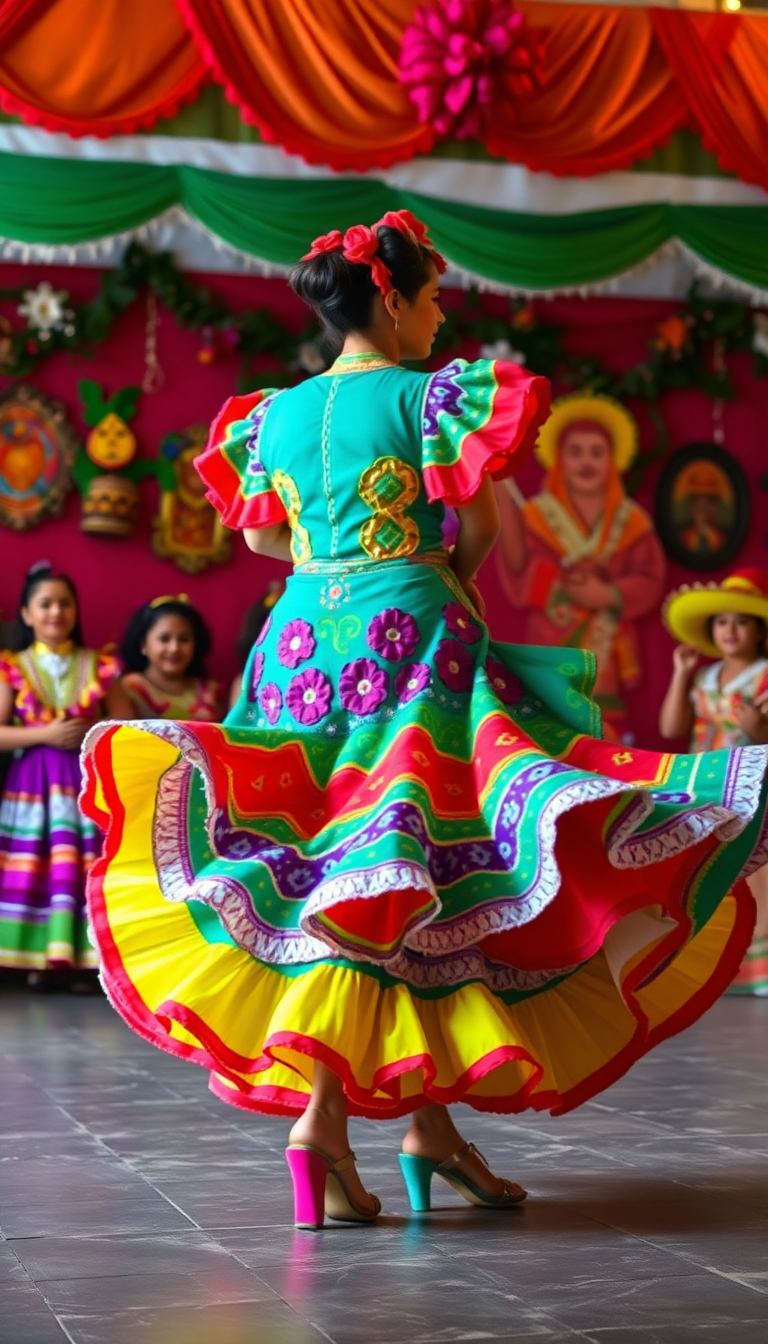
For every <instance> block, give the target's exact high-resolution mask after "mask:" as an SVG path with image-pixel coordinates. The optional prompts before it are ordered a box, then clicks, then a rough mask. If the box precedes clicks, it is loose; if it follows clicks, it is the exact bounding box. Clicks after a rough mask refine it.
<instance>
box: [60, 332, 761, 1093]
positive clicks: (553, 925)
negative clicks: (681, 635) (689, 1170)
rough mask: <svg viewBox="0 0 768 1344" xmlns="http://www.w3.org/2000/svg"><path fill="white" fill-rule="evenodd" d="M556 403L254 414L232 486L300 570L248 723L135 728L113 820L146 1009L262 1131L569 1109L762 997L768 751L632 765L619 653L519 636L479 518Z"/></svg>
mask: <svg viewBox="0 0 768 1344" xmlns="http://www.w3.org/2000/svg"><path fill="white" fill-rule="evenodd" d="M547 408H548V389H547V385H546V383H545V381H544V380H543V379H540V378H534V377H531V376H529V375H527V374H526V373H525V372H524V371H523V370H521V369H519V368H518V367H517V366H516V365H513V364H508V363H502V362H496V361H492V360H491V361H479V362H477V363H475V364H466V363H465V362H464V361H462V360H455V361H453V362H452V363H451V364H449V365H448V366H447V368H445V369H443V370H442V371H441V372H439V373H436V374H431V375H427V374H422V373H418V372H413V371H407V370H404V369H402V368H400V367H396V366H392V365H389V364H387V363H386V361H382V360H381V359H378V358H374V357H368V358H367V357H359V358H353V359H343V358H342V359H341V360H339V361H337V363H336V364H335V365H334V366H333V367H332V369H331V370H330V371H329V373H328V374H326V375H320V376H318V377H316V378H312V379H309V380H308V381H306V382H304V383H302V384H301V385H300V386H298V387H296V388H292V389H290V390H285V391H279V392H267V393H264V392H259V393H256V394H254V395H252V396H245V397H235V398H233V399H232V400H231V401H230V402H228V403H227V405H226V406H225V408H224V410H223V412H222V413H221V415H220V416H219V418H218V420H217V421H216V422H215V424H214V426H213V429H212V432H211V438H210V443H209V447H208V449H207V451H206V453H205V454H204V455H203V456H202V459H201V460H199V463H200V465H199V469H200V472H201V475H202V476H203V479H204V480H205V481H206V484H207V486H208V492H209V498H210V499H211V501H212V502H213V503H214V504H215V506H216V508H217V509H218V510H219V512H220V514H221V516H222V518H223V520H224V522H225V523H227V524H228V525H229V526H231V527H260V526H267V525H274V524H276V523H279V522H281V521H284V520H286V519H287V520H288V522H289V524H290V530H291V538H292V549H293V556H294V563H295V569H294V573H293V575H292V576H291V578H289V580H288V584H287V587H286V591H285V594H284V596H283V597H281V599H280V600H279V602H278V603H277V605H276V606H275V608H274V610H273V612H272V614H271V619H270V620H269V622H268V623H267V625H266V626H265V627H264V629H263V630H262V632H261V634H260V636H259V639H258V641H257V644H256V646H255V647H254V649H253V651H252V653H251V656H250V658H249V661H248V664H247V666H246V670H245V677H244V682H243V691H242V694H241V698H240V700H239V701H238V703H237V705H236V706H235V708H234V709H233V710H232V712H231V713H230V715H229V716H228V718H227V720H226V721H225V723H224V724H223V725H213V724H179V723H165V722H155V723H146V724H133V725H120V724H108V725H101V726H100V727H98V728H96V729H94V730H93V731H92V732H91V733H90V735H89V737H88V739H87V742H86V751H85V762H86V772H87V782H86V786H85V792H84V801H83V805H84V807H85V809H86V810H87V812H88V814H89V815H90V816H92V817H93V818H94V819H95V820H97V821H98V822H99V823H100V824H101V825H102V826H104V827H105V828H106V831H107V838H106V844H105V855H104V859H103V860H102V861H101V862H100V864H99V865H98V867H97V869H96V870H95V871H94V874H93V876H92V879H91V883H90V904H91V911H92V917H93V923H94V928H95V931H96V937H97V939H98V943H99V947H100V950H101V954H102V959H103V974H104V976H105V981H106V984H107V986H108V990H109V995H110V998H111V1000H112V1002H113V1003H114V1004H115V1006H116V1007H117V1008H118V1010H119V1011H120V1012H121V1013H122V1014H123V1016H124V1017H125V1020H126V1021H127V1022H128V1023H129V1024H130V1025H131V1026H132V1027H133V1028H134V1029H135V1030H136V1031H137V1032H139V1033H140V1034H141V1035H142V1036H143V1037H145V1038H146V1039H148V1040H151V1041H153V1042H154V1043H155V1044H157V1045H158V1046H161V1047H162V1048H163V1049H166V1050H169V1051H171V1052H172V1053H174V1054H177V1055H179V1056H181V1057H183V1058H186V1059H190V1060H193V1061H194V1062H196V1063H198V1064H200V1065H202V1066H204V1067H205V1068H207V1069H208V1070H210V1073H211V1086H212V1088H213V1089H214V1091H215V1092H217V1093H218V1094H219V1095H220V1096H221V1097H223V1098H224V1099H225V1100H226V1101H228V1102H231V1103H232V1104H233V1105H236V1106H241V1107H245V1108H247V1109H252V1110H257V1111H267V1112H276V1113H290V1112H295V1111H298V1110H301V1109H303V1107H304V1106H305V1104H306V1101H307V1097H308V1095H309V1092H310V1089H311V1084H312V1073H313V1066H314V1061H316V1060H321V1061H323V1062H324V1063H326V1064H327V1065H329V1066H330V1067H331V1068H333V1069H334V1070H335V1071H336V1072H337V1073H338V1075H339V1076H340V1077H341V1078H342V1079H343V1081H344V1086H345V1089H346V1092H347V1096H348V1100H349V1105H350V1109H351V1110H352V1112H353V1113H357V1114H361V1115H366V1116H372V1117H388V1116H396V1115H402V1114H405V1113H407V1112H409V1111H412V1110H413V1109H415V1108H416V1107H418V1106H420V1105H422V1104H424V1103H425V1102H426V1101H434V1102H451V1101H459V1100H461V1101H465V1102H467V1103H468V1104H469V1105H471V1106H474V1107H476V1108H477V1109H480V1110H491V1111H504V1112H511V1111H518V1110H522V1109H524V1108H525V1107H526V1106H531V1107H533V1108H535V1109H547V1108H548V1109H551V1110H553V1111H558V1112H559V1111H564V1110H567V1109H569V1108H570V1107H573V1106H576V1105H578V1104H580V1103H581V1102H583V1101H585V1100H587V1099H588V1098H589V1097H591V1096H593V1095H594V1094H595V1093H596V1092H599V1091H601V1090H602V1089H603V1088H605V1087H607V1086H608V1084H609V1083H611V1082H613V1081H614V1080H615V1079H616V1078H617V1077H619V1076H620V1075H621V1074H622V1073H623V1072H625V1070H626V1069H627V1068H628V1067H629V1066H630V1065H631V1064H632V1063H633V1062H634V1061H635V1060H636V1059H638V1058H639V1057H640V1056H641V1055H642V1054H643V1053H644V1052H645V1051H647V1050H648V1049H649V1048H650V1047H651V1046H653V1045H654V1044H656V1043H657V1042H658V1041H660V1040H662V1039H664V1038H665V1037H666V1036H668V1035H670V1034H671V1033H673V1032H675V1031H678V1030H680V1029H681V1028H682V1027H684V1026H685V1025H687V1024H688V1023H689V1022H691V1021H693V1020H694V1018H696V1017H697V1016H698V1015H699V1014H700V1013H701V1012H702V1011H703V1009H704V1008H705V1007H706V1006H707V1005H708V1004H709V1003H711V1002H712V1001H713V999H714V998H716V997H717V996H718V995H719V994H720V993H721V992H722V989H723V988H724V987H725V985H726V984H727V983H728V981H729V980H730V979H731V977H732V976H733V974H734V971H735V968H736V966H737V965H738V963H739V961H740V959H741V956H742V954H743V952H744V949H745V947H746V945H747V942H748V941H749V925H750V906H751V898H750V897H749V894H748V891H747V889H746V886H745V884H744V883H740V882H739V881H738V879H739V878H740V876H741V875H742V874H744V872H745V871H747V870H748V869H749V866H750V864H751V863H755V864H757V863H758V862H761V861H762V860H761V858H760V854H759V852H756V851H759V850H760V849H761V847H763V846H764V845H765V834H764V830H765V822H764V811H765V802H764V795H763V777H764V774H765V770H766V760H767V758H768V752H766V750H765V749H763V748H759V747H747V748H744V749H742V750H741V751H737V752H730V753H729V752H714V753H710V754H709V755H707V756H705V757H701V756H672V755H669V754H667V753H665V754H657V753H654V752H650V751H635V750H627V749H624V748H617V745H616V744H610V743H605V742H602V741H601V740H600V737H599V733H600V715H599V711H598V709H597V707H596V706H595V704H594V702H593V701H592V699H591V698H590V691H591V688H592V685H593V682H594V677H595V660H594V656H593V655H592V654H591V653H590V652H589V651H587V650H580V649H558V648H527V647H524V646H514V645H507V644H501V643H495V642H493V641H492V640H491V639H490V638H489V634H488V630H487V627H486V626H485V624H484V623H483V621H482V620H481V618H480V616H479V615H478V613H477V611H475V610H474V609H473V607H472V606H471V605H470V603H469V602H468V600H467V598H466V596H465V594H464V592H463V590H462V589H461V587H460V586H459V584H458V583H457V582H456V579H455V577H454V575H453V573H452V570H451V569H450V567H449V565H448V563H447V561H448V556H447V554H446V552H445V551H444V549H443V545H442V526H443V523H444V521H445V513H446V508H448V507H456V506H458V507H461V505H462V504H464V503H466V502H467V501H468V500H469V499H470V498H471V497H472V496H473V494H474V493H475V491H476V490H477V488H478V486H479V484H480V483H481V481H482V478H483V476H484V475H485V474H486V473H490V474H491V475H493V476H494V477H499V476H503V475H504V474H506V473H509V472H511V471H513V470H515V468H516V466H517V464H518V463H519V462H520V461H522V460H523V459H524V458H525V455H526V453H527V451H528V450H529V449H530V448H531V447H532V443H533V440H534V438H535V435H536V433H537V430H538V426H539V424H540V423H541V422H542V420H543V419H544V417H545V416H546V413H547Z"/></svg>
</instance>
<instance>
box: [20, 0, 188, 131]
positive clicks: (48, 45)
mask: <svg viewBox="0 0 768 1344" xmlns="http://www.w3.org/2000/svg"><path fill="white" fill-rule="evenodd" d="M0 44H1V45H0V107H2V108H3V110H4V111H5V112H11V113H15V114H17V115H19V116H21V117H22V118H23V119H24V121H26V122H28V123H30V124H31V125H33V126H34V125H40V126H44V127H45V128H46V130H54V131H66V132H68V134H69V135H72V136H78V135H98V136H109V135H117V134H121V133H122V134H125V133H127V132H129V131H134V130H137V129H138V128H139V127H142V126H151V125H152V124H153V123H154V122H155V121H157V119H158V117H170V116H173V115H174V114H175V113H176V112H177V111H178V109H179V107H180V106H181V105H182V103H185V102H190V101H191V100H192V99H193V98H194V97H196V95H197V93H198V90H199V89H200V86H201V84H202V83H203V81H204V80H206V79H207V78H208V72H207V67H206V65H205V62H204V61H203V59H202V57H201V56H200V55H199V53H198V51H197V50H196V48H195V46H194V43H193V42H192V41H191V39H190V35H189V31H188V29H187V28H186V26H185V24H184V21H183V19H182V17H181V15H180V14H179V12H178V10H177V9H176V7H175V5H174V4H173V3H172V2H171V0H96V2H95V3H94V0H6V3H5V5H4V7H3V8H2V12H1V13H0Z"/></svg>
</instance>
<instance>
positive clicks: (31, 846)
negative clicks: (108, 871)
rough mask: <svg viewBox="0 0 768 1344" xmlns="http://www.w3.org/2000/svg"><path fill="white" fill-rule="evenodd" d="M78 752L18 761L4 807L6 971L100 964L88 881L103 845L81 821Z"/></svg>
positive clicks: (0, 903)
mask: <svg viewBox="0 0 768 1344" xmlns="http://www.w3.org/2000/svg"><path fill="white" fill-rule="evenodd" d="M79 792H80V758H79V754H78V752H76V751H60V750H59V749H58V748H57V747H48V746H38V747H30V749H29V750H28V751H25V752H24V753H23V754H22V755H20V756H17V757H15V759H14V760H13V761H12V762H11V766H10V769H9V771H8V775H7V778H6V781H5V787H4V789H3V800H2V804H0V965H3V966H21V967H26V968H29V969H39V968H43V967H46V966H95V965H97V957H96V952H95V950H94V948H93V947H92V946H91V943H90V940H89V938H88V932H87V925H86V918H85V879H86V875H87V873H88V869H89V868H90V867H91V865H92V863H93V861H94V859H96V858H97V857H98V855H99V851H100V848H101V840H100V836H99V833H98V831H97V829H96V827H95V826H94V824H93V822H91V821H89V820H88V819H87V818H86V817H84V816H83V815H82V813H81V812H80V809H79V807H78V803H77V799H78V794H79Z"/></svg>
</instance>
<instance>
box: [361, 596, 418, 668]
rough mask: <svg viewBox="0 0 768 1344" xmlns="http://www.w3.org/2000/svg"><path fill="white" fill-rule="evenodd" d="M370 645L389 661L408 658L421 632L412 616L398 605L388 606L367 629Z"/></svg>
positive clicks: (397, 661)
mask: <svg viewBox="0 0 768 1344" xmlns="http://www.w3.org/2000/svg"><path fill="white" fill-rule="evenodd" d="M365 638H366V641H367V643H368V647H369V648H371V649H373V651H374V653H378V654H380V655H381V657H382V658H386V660H387V662H389V663H399V662H400V659H401V658H408V657H410V655H411V654H412V653H413V651H414V649H415V648H416V645H417V644H418V642H419V640H420V639H421V632H420V630H419V627H418V625H417V624H416V622H415V620H414V619H413V617H412V616H409V615H408V612H407V611H400V610H399V609H398V608H397V607H387V609H386V610H385V611H382V612H380V614H379V615H378V616H374V618H373V620H372V621H371V623H370V625H369V626H368V629H367V631H366V636H365Z"/></svg>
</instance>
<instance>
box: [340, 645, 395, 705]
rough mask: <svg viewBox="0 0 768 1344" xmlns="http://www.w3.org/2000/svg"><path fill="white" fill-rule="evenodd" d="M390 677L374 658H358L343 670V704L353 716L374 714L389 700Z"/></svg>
mask: <svg viewBox="0 0 768 1344" xmlns="http://www.w3.org/2000/svg"><path fill="white" fill-rule="evenodd" d="M387 689H388V677H387V674H386V672H385V671H384V669H383V667H379V665H378V663H374V661H373V659H372V658H356V659H355V661H354V662H353V663H347V665H346V667H343V668H342V669H341V676H340V677H339V694H340V696H341V703H342V705H343V706H344V708H345V709H348V710H350V712H351V713H352V714H372V713H373V711H374V710H375V709H378V707H379V705H380V704H381V703H382V701H383V700H386V698H387Z"/></svg>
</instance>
